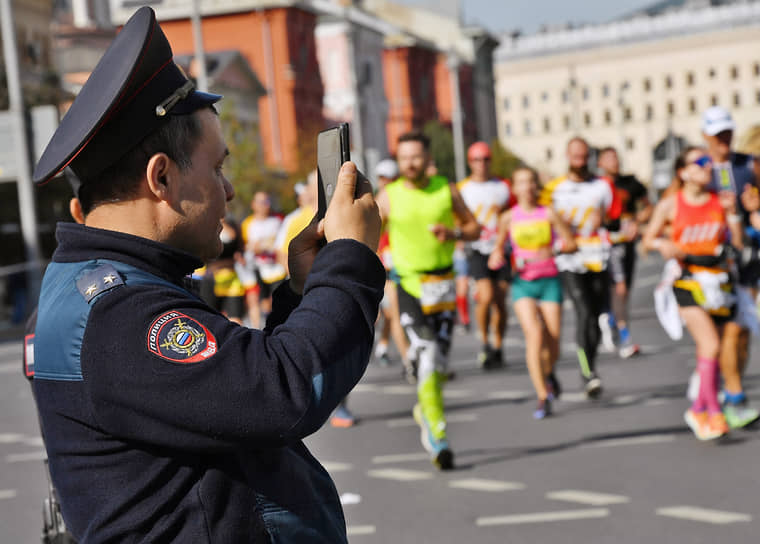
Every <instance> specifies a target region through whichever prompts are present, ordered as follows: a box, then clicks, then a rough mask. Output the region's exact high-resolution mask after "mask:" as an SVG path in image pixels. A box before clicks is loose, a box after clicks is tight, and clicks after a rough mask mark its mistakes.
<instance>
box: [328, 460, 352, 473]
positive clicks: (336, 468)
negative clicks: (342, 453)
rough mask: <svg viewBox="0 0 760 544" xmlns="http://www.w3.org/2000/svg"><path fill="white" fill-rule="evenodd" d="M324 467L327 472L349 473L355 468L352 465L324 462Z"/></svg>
mask: <svg viewBox="0 0 760 544" xmlns="http://www.w3.org/2000/svg"><path fill="white" fill-rule="evenodd" d="M322 466H323V467H325V470H326V471H327V472H348V471H349V470H352V469H353V468H354V465H352V464H351V463H338V462H332V461H322Z"/></svg>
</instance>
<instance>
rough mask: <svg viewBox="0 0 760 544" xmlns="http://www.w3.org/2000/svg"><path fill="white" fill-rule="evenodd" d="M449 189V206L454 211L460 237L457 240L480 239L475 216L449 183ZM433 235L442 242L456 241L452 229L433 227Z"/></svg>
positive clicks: (452, 184)
mask: <svg viewBox="0 0 760 544" xmlns="http://www.w3.org/2000/svg"><path fill="white" fill-rule="evenodd" d="M449 187H450V189H451V206H452V209H453V211H454V217H455V218H456V220H457V224H458V225H459V230H460V231H461V237H460V238H459V239H461V240H465V241H467V242H471V241H474V240H477V239H478V238H480V224H479V223H478V222H477V221H476V220H475V216H474V215H472V212H471V211H470V209H469V208H468V207H467V205H466V204H465V203H464V199H463V198H462V195H461V194H460V193H459V190H458V189H457V187H456V185H455V184H454V183H449ZM434 233H435V235H436V236H437V237H438V239H439V240H441V241H442V242H443V241H445V240H455V239H457V236H456V232H455V231H454V230H452V229H449V228H446V227H443V225H435V226H434Z"/></svg>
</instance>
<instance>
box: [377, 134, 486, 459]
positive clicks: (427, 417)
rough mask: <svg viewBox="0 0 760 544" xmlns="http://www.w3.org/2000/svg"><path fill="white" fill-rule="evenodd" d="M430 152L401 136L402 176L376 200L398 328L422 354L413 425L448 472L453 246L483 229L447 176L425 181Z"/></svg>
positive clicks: (422, 142)
mask: <svg viewBox="0 0 760 544" xmlns="http://www.w3.org/2000/svg"><path fill="white" fill-rule="evenodd" d="M429 147H430V142H429V140H428V139H427V137H426V136H425V135H423V134H422V133H420V132H409V133H406V134H403V135H402V136H400V137H399V139H398V146H397V149H396V159H397V161H398V166H399V171H400V172H401V177H400V178H399V179H397V180H396V181H394V182H393V183H390V184H388V185H387V186H386V187H385V189H384V190H382V191H381V192H380V193H378V195H377V199H376V200H377V205H378V207H379V208H380V216H381V217H382V218H383V221H384V223H385V226H386V228H387V229H388V235H389V238H390V247H391V255H392V258H393V268H394V271H395V272H396V274H397V276H398V301H399V310H400V313H401V324H402V325H403V326H404V329H405V330H406V332H407V335H408V336H409V341H410V344H411V346H412V349H415V350H416V351H417V354H418V359H417V360H418V364H419V367H418V371H417V372H418V375H417V396H418V399H419V403H418V404H416V405H415V407H414V419H415V421H417V423H418V424H419V426H420V427H421V430H422V435H421V438H422V445H423V446H424V447H425V449H426V450H427V451H428V452H429V453H430V455H431V458H432V461H433V464H434V465H435V466H436V467H438V468H439V469H443V470H445V469H450V468H452V467H453V466H454V454H453V453H452V452H451V449H450V447H449V442H448V438H447V435H446V418H445V416H444V411H443V393H442V385H443V381H444V378H443V376H444V372H445V371H446V366H447V365H448V353H449V348H450V346H451V334H452V325H453V318H454V311H455V309H456V293H455V289H454V273H453V270H452V266H453V255H454V242H455V241H456V240H467V241H470V240H477V239H478V237H479V236H480V225H478V223H477V221H476V220H475V217H474V216H473V215H472V213H471V212H470V211H469V210H468V209H467V206H466V205H465V203H464V201H463V200H462V197H461V195H460V194H459V191H457V189H456V186H455V185H454V184H453V183H449V181H448V180H447V179H446V178H444V177H443V176H430V177H428V176H426V175H425V167H426V166H427V165H428V163H429V162H430V150H429Z"/></svg>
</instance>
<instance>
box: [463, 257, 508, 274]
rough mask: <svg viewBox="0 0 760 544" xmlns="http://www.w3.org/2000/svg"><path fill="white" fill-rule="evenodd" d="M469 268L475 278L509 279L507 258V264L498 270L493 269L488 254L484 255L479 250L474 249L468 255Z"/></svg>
mask: <svg viewBox="0 0 760 544" xmlns="http://www.w3.org/2000/svg"><path fill="white" fill-rule="evenodd" d="M467 268H469V270H470V276H471V277H472V278H473V279H474V280H483V279H489V280H494V281H509V277H510V266H509V260H507V264H505V265H504V266H502V267H501V268H499V269H498V270H491V269H490V268H488V255H483V254H482V253H480V252H479V251H472V252H471V253H470V254H469V255H468V256H467Z"/></svg>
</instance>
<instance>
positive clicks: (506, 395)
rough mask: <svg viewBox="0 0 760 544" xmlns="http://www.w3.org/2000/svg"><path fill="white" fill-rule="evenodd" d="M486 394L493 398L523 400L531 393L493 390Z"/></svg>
mask: <svg viewBox="0 0 760 544" xmlns="http://www.w3.org/2000/svg"><path fill="white" fill-rule="evenodd" d="M487 396H488V398H489V399H494V400H523V399H527V398H530V397H531V394H530V393H529V392H527V391H493V392H492V393H488V395H487Z"/></svg>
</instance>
